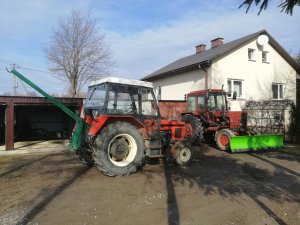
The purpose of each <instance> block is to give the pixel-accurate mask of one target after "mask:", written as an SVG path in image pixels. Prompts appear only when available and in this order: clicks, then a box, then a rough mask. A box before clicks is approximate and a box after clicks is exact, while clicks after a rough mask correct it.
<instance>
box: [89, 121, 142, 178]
mask: <svg viewBox="0 0 300 225" xmlns="http://www.w3.org/2000/svg"><path fill="white" fill-rule="evenodd" d="M120 130H122V133H126V132H127V133H131V135H132V136H135V137H134V138H135V140H136V142H137V147H138V149H137V155H136V158H135V160H134V161H135V162H134V163H133V162H132V163H130V164H129V165H127V166H125V167H120V168H118V167H117V166H115V165H113V164H112V163H111V162H107V160H108V161H109V159H108V158H107V157H104V156H105V153H104V152H105V151H107V145H108V143H109V142H110V140H111V137H110V136H114V134H115V133H116V132H118V131H120ZM143 146H144V139H143V137H142V135H141V134H140V133H139V131H138V130H137V129H136V127H134V126H133V125H131V124H129V123H126V122H120V121H118V122H116V123H112V124H109V125H107V126H106V127H104V128H103V129H102V131H101V132H100V133H99V134H98V136H97V138H96V139H95V144H94V148H93V158H94V161H95V164H96V166H97V167H98V168H99V170H101V171H102V173H103V174H105V175H107V176H111V177H113V176H127V175H130V174H131V173H135V172H136V171H137V170H138V169H139V168H141V167H142V164H143V158H144V149H143ZM141 148H142V149H141Z"/></svg>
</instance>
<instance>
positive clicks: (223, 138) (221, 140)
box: [215, 129, 235, 151]
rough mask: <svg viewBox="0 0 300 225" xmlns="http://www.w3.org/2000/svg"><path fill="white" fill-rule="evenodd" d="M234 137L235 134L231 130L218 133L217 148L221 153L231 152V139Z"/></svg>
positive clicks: (216, 137) (216, 136)
mask: <svg viewBox="0 0 300 225" xmlns="http://www.w3.org/2000/svg"><path fill="white" fill-rule="evenodd" d="M234 136H235V134H234V133H233V132H232V131H231V130H229V129H223V130H220V131H218V132H217V133H216V135H215V139H216V144H217V147H218V148H219V149H220V150H221V151H230V138H231V137H234Z"/></svg>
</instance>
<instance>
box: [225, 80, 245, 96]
mask: <svg viewBox="0 0 300 225" xmlns="http://www.w3.org/2000/svg"><path fill="white" fill-rule="evenodd" d="M227 86H228V98H232V97H233V92H236V97H238V98H242V97H243V96H244V94H243V93H244V81H243V80H234V79H228V81H227Z"/></svg>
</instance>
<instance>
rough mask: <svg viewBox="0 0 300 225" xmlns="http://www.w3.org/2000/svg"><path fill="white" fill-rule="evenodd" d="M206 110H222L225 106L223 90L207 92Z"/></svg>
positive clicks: (225, 108)
mask: <svg viewBox="0 0 300 225" xmlns="http://www.w3.org/2000/svg"><path fill="white" fill-rule="evenodd" d="M207 110H208V111H224V110H227V107H226V96H225V94H224V93H223V92H209V93H208V99H207Z"/></svg>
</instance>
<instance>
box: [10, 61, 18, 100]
mask: <svg viewBox="0 0 300 225" xmlns="http://www.w3.org/2000/svg"><path fill="white" fill-rule="evenodd" d="M11 66H12V68H13V69H16V68H17V64H16V63H13V64H11ZM17 88H18V82H17V79H16V76H13V96H16V95H17Z"/></svg>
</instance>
